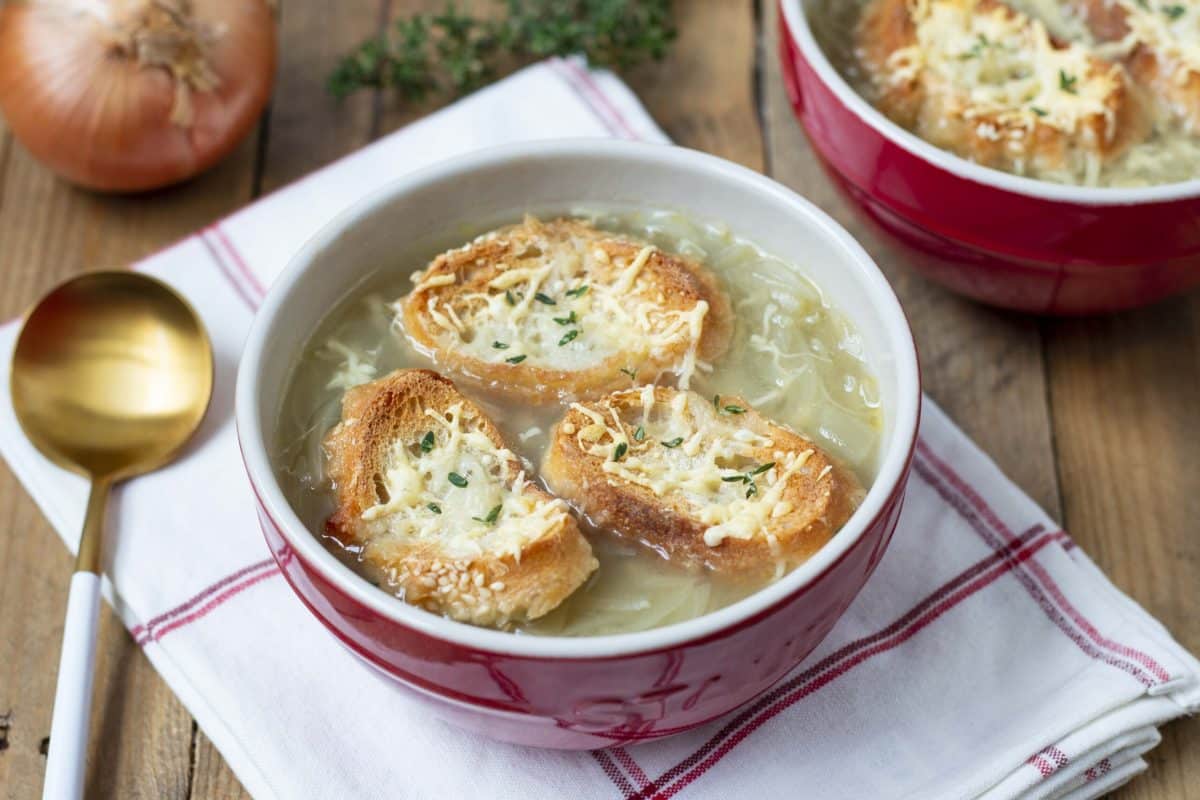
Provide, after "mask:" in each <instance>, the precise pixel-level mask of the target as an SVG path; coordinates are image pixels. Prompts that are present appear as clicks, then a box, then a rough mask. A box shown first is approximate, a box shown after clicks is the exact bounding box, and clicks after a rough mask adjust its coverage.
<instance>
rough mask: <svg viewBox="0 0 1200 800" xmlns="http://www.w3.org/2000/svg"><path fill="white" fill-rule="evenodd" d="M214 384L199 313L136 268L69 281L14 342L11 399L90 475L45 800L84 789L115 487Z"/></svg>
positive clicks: (193, 424)
mask: <svg viewBox="0 0 1200 800" xmlns="http://www.w3.org/2000/svg"><path fill="white" fill-rule="evenodd" d="M212 383H213V357H212V346H211V345H210V344H209V341H208V336H207V334H206V333H205V331H204V326H203V325H202V324H201V322H200V319H199V318H198V317H197V316H196V313H195V312H194V311H193V310H192V308H191V306H189V305H188V304H187V302H185V301H184V300H183V299H182V298H181V297H180V296H179V295H177V294H176V293H175V292H173V291H172V290H171V289H170V288H168V287H167V286H166V285H165V284H163V283H160V282H159V281H157V280H154V279H153V278H149V277H147V276H145V275H141V274H139V273H136V272H94V273H89V274H86V275H81V276H80V277H77V278H74V279H72V280H70V281H67V282H66V283H64V284H63V285H61V286H59V287H58V288H57V289H55V290H53V291H52V292H50V293H49V294H48V295H46V296H45V297H44V298H42V301H41V302H40V303H38V304H37V306H35V307H34V309H33V310H32V311H31V312H30V313H29V316H28V317H27V318H26V320H25V326H24V328H23V329H22V330H21V334H20V336H19V337H18V339H17V346H16V351H15V353H14V355H13V365H12V399H13V407H14V408H15V409H16V412H17V419H18V420H19V421H20V423H21V427H22V428H23V429H24V430H25V434H26V435H27V436H28V437H29V438H30V440H31V441H32V442H33V443H34V445H36V446H37V448H38V449H39V450H41V451H42V453H43V454H44V455H45V456H46V457H47V458H49V459H50V460H51V461H53V462H54V463H56V464H58V465H59V466H61V467H65V468H66V469H69V470H73V471H74V472H78V473H81V474H83V475H85V476H87V477H88V478H89V479H91V481H92V490H91V495H90V496H89V497H88V505H87V515H86V517H85V518H84V522H83V535H82V537H81V538H80V540H79V556H78V558H77V559H76V561H75V575H74V577H72V579H71V591H70V595H69V597H68V600H67V617H66V622H65V624H64V630H63V647H62V656H61V660H60V661H59V668H58V688H57V690H56V692H55V695H54V716H53V719H52V722H51V732H52V734H53V735H52V736H51V737H50V751H49V754H48V758H47V762H46V782H45V786H44V788H43V797H45V798H55V800H58V798H78V797H80V796H81V795H82V791H83V776H84V765H85V756H86V753H87V733H88V718H89V716H90V710H91V695H92V666H93V660H94V657H95V652H96V621H97V615H98V612H99V606H100V569H101V567H100V556H101V538H102V535H103V530H104V509H105V504H106V503H107V501H108V493H109V489H110V488H111V487H112V485H113V483H114V482H116V481H120V480H124V479H125V478H129V477H132V476H134V475H140V474H141V473H143V472H148V471H150V470H152V469H155V468H157V467H160V466H162V465H163V464H165V463H166V462H167V461H168V460H170V459H171V457H172V456H174V455H175V453H176V452H177V451H178V450H179V449H180V448H181V447H182V446H183V444H184V443H185V442H186V441H187V440H188V438H189V437H191V435H192V433H193V432H194V431H195V430H196V428H197V427H198V426H199V425H200V420H201V419H203V418H204V412H205V409H207V408H208V401H209V398H210V397H211V396H212Z"/></svg>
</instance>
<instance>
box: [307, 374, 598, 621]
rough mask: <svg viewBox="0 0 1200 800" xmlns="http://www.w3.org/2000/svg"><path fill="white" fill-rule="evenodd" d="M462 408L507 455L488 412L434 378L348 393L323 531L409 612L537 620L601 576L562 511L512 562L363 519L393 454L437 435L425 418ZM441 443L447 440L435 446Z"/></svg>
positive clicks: (393, 378)
mask: <svg viewBox="0 0 1200 800" xmlns="http://www.w3.org/2000/svg"><path fill="white" fill-rule="evenodd" d="M459 404H460V405H461V408H462V412H461V413H462V418H463V420H464V426H465V427H467V428H468V429H470V430H474V431H478V432H480V433H482V434H483V435H484V436H486V437H487V439H488V440H490V441H491V442H492V443H493V444H494V445H495V446H496V447H497V448H502V449H504V450H506V451H508V448H507V446H506V445H505V443H504V440H503V439H502V437H501V435H500V432H499V431H498V430H497V429H496V426H495V425H494V424H493V423H492V421H491V420H490V419H488V417H487V415H486V414H485V413H484V412H483V411H482V409H480V408H479V406H477V405H476V404H475V403H473V402H471V401H470V400H469V399H467V398H466V397H464V396H463V395H462V394H460V393H459V391H458V389H457V388H456V387H455V386H454V384H453V383H452V382H451V381H449V380H447V379H446V378H444V377H442V376H441V375H438V374H437V373H436V372H432V371H430V370H423V369H402V370H398V371H396V372H393V373H391V374H390V375H387V376H386V377H383V378H380V379H379V380H376V381H372V382H371V383H367V384H364V385H362V386H358V387H356V388H353V389H351V390H349V391H348V392H346V395H345V398H344V400H343V403H342V421H341V422H340V423H339V424H338V425H337V426H336V427H335V428H334V429H333V430H332V431H330V433H329V434H328V436H327V437H326V440H325V449H326V454H327V457H328V464H327V468H328V475H329V477H330V479H331V480H332V481H333V483H334V486H335V489H336V493H337V509H336V511H335V512H334V513H333V515H332V516H330V518H329V520H328V522H327V525H326V530H327V532H328V533H329V534H330V535H331V536H334V537H336V538H337V540H338V541H339V542H341V543H342V545H343V546H346V547H348V548H354V549H357V550H359V552H360V558H361V559H362V561H363V562H364V563H365V564H367V565H368V566H369V567H370V568H371V570H372V572H374V573H375V574H379V575H381V576H383V580H385V581H386V583H387V588H388V589H389V590H391V591H394V592H395V593H396V594H397V595H399V596H400V597H402V598H403V599H404V600H406V601H407V602H409V603H411V604H413V605H416V606H420V607H422V608H424V609H426V610H428V611H431V612H434V613H437V614H443V615H446V616H449V617H452V618H454V619H457V620H460V621H464V622H471V623H474V624H477V625H489V626H495V627H504V626H507V625H509V624H511V623H513V622H519V621H522V620H526V619H536V618H537V617H540V616H542V615H544V614H546V613H548V612H549V611H551V610H553V609H554V608H555V607H556V606H558V605H559V604H560V603H562V601H563V600H565V599H566V598H567V596H568V595H570V594H571V593H572V592H573V591H575V589H577V588H578V587H579V586H580V585H581V584H582V583H583V582H584V581H585V580H586V579H587V577H588V575H590V574H591V573H592V571H593V570H595V569H596V567H597V561H596V559H595V558H594V557H593V555H592V550H591V546H590V545H589V544H588V542H587V540H586V539H585V538H584V536H583V535H582V534H581V533H580V531H579V527H578V525H577V524H576V523H575V521H574V519H573V518H572V517H571V516H570V514H569V513H566V510H565V508H564V509H563V512H564V513H562V514H561V519H560V520H559V521H558V522H557V524H555V526H554V527H553V528H552V529H550V530H548V531H546V532H544V533H543V534H542V535H541V536H540V537H539V538H537V539H536V540H533V541H531V542H529V543H528V544H527V545H525V546H524V548H523V549H522V550H521V551H520V552H519V554H517V555H516V556H514V555H512V554H508V553H495V552H487V551H484V552H482V553H479V554H475V555H471V556H469V557H462V556H457V555H453V554H448V553H447V552H446V551H445V549H444V548H443V546H442V545H441V543H440V542H439V540H438V539H437V538H434V539H424V540H414V539H412V538H410V537H404V536H398V535H392V534H389V533H388V532H386V531H383V530H381V529H380V525H379V524H374V523H371V522H368V521H366V520H364V518H363V515H364V513H365V512H366V511H367V510H368V509H371V508H373V507H377V506H378V505H379V504H380V503H383V502H386V501H387V499H388V498H387V497H386V489H384V488H383V486H384V483H385V478H384V476H385V475H386V474H387V471H388V467H389V464H388V459H389V455H388V454H389V451H391V450H392V448H393V446H394V445H395V444H396V443H397V442H402V443H404V445H405V446H406V447H407V448H408V449H409V450H410V452H413V453H416V452H418V451H419V449H420V446H421V442H422V439H423V437H425V436H427V435H428V434H429V432H430V431H431V425H430V419H429V417H428V415H427V413H426V410H427V409H433V410H435V411H436V412H439V413H443V414H444V413H446V411H447V409H450V408H451V407H453V406H455V405H459ZM440 439H441V434H439V444H440V443H441V442H440ZM508 452H509V454H510V456H511V451H508ZM508 469H509V471H510V473H511V474H514V475H515V474H517V473H519V472H521V471H522V470H523V469H524V467H523V466H522V464H521V463H520V461H519V460H518V459H517V458H516V457H515V456H513V457H511V458H510V459H509V462H508ZM520 491H521V493H522V494H523V495H524V496H525V497H528V498H530V499H531V500H535V501H552V500H553V499H554V498H553V497H552V496H551V495H549V494H548V493H546V492H545V491H544V490H542V489H541V488H539V487H537V486H536V485H534V484H531V483H525V484H524V485H523V487H522V488H521V490H520ZM447 495H448V496H447V497H445V498H438V502H440V503H441V505H445V506H449V504H450V503H454V502H456V498H455V497H454V496H453V491H452V490H451V491H448V492H447Z"/></svg>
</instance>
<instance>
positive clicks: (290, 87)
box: [259, 0, 388, 193]
mask: <svg viewBox="0 0 1200 800" xmlns="http://www.w3.org/2000/svg"><path fill="white" fill-rule="evenodd" d="M387 6H388V3H387V2H386V0H355V2H346V3H307V2H305V3H300V2H291V3H287V2H285V3H282V4H281V6H280V19H279V25H280V29H279V36H280V43H281V46H280V52H279V56H280V64H279V78H278V82H277V83H276V85H275V95H274V99H273V100H272V103H271V108H270V110H269V111H268V114H267V128H268V132H269V133H268V137H267V145H266V148H265V149H264V151H263V160H262V163H261V164H260V169H261V183H260V186H259V189H260V191H261V192H262V193H266V192H269V191H272V190H273V189H277V188H279V187H280V186H283V185H285V184H288V183H291V182H292V181H294V180H296V179H297V178H299V177H301V176H303V175H306V174H307V173H309V172H311V171H313V170H314V169H317V168H318V167H321V166H324V165H325V164H328V163H329V162H330V161H334V160H335V159H337V158H340V157H341V156H344V155H346V154H347V153H350V152H352V151H353V150H356V149H358V148H360V147H362V146H363V145H365V144H367V142H369V141H370V140H371V133H372V130H373V128H374V124H375V117H376V116H377V113H378V98H377V97H376V95H375V93H373V92H360V93H359V94H356V95H354V96H353V97H350V98H348V99H347V100H344V101H341V102H338V101H337V100H335V99H334V98H333V97H331V96H330V95H329V94H328V93H327V92H326V90H325V81H326V78H327V76H328V75H329V73H330V72H331V71H332V70H333V68H334V66H335V65H336V64H337V62H338V59H339V58H340V57H341V56H342V55H344V54H345V53H347V52H349V51H350V49H351V48H352V47H353V46H354V45H356V44H357V43H358V42H360V41H362V40H364V39H367V38H369V37H371V36H374V35H376V34H378V33H379V31H380V29H381V24H382V22H383V20H384V19H385V15H386V11H387Z"/></svg>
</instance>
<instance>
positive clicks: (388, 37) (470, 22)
mask: <svg viewBox="0 0 1200 800" xmlns="http://www.w3.org/2000/svg"><path fill="white" fill-rule="evenodd" d="M495 2H496V3H497V4H501V3H500V0H495ZM502 6H503V9H504V10H503V12H502V13H500V14H497V15H486V14H485V15H482V16H475V15H473V14H470V13H468V12H461V11H459V10H458V7H457V6H456V5H455V4H454V3H453V2H451V3H448V4H447V5H446V7H445V9H444V10H443V11H442V12H441V13H440V14H415V15H412V16H409V17H404V18H402V19H398V20H396V22H395V23H394V24H393V25H392V27H391V29H390V30H389V31H388V32H387V33H385V34H383V35H381V36H378V37H375V38H372V39H368V40H366V41H364V42H362V43H361V44H360V45H359V46H358V47H356V48H355V49H354V50H353V51H352V52H350V53H348V54H347V55H346V56H344V57H343V58H342V60H341V61H339V62H338V64H337V66H336V67H335V68H334V70H333V72H331V73H330V75H329V79H328V88H329V91H330V92H331V93H332V94H333V95H334V96H336V97H346V96H348V95H351V94H353V93H354V92H357V91H359V90H361V89H370V88H376V89H393V90H395V92H396V93H397V94H398V95H399V96H400V98H401V100H404V101H420V100H423V99H425V98H426V97H428V96H430V95H432V94H434V93H437V92H444V91H453V92H456V93H459V94H462V93H465V92H470V91H472V90H474V89H478V88H479V87H480V86H483V85H485V84H487V83H489V82H490V81H492V80H494V79H495V78H496V77H497V74H498V72H499V70H500V67H501V63H504V64H505V65H508V64H510V63H513V62H515V63H522V62H529V61H534V60H537V59H541V58H546V57H548V56H566V55H573V54H576V53H582V54H583V55H585V56H587V58H588V61H589V62H591V63H592V64H598V65H603V66H611V67H616V68H618V69H626V68H628V67H632V66H634V65H636V64H638V63H641V62H643V61H645V60H647V59H654V60H658V59H661V58H662V57H663V56H664V55H665V54H666V52H667V49H668V47H669V46H670V44H671V42H672V41H673V40H674V39H675V25H674V20H673V17H672V11H671V0H503V3H502Z"/></svg>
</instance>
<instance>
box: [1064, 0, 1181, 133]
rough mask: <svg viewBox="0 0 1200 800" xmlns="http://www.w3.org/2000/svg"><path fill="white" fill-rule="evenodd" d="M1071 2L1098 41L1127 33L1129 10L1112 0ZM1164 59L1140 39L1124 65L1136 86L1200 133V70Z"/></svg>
mask: <svg viewBox="0 0 1200 800" xmlns="http://www.w3.org/2000/svg"><path fill="white" fill-rule="evenodd" d="M1074 5H1075V7H1076V8H1078V9H1079V11H1080V12H1081V13H1082V14H1083V16H1084V19H1085V20H1087V24H1088V27H1089V28H1090V29H1091V31H1092V35H1094V36H1095V37H1096V39H1097V40H1098V41H1101V42H1119V41H1121V40H1122V39H1124V38H1125V37H1126V36H1128V35H1129V33H1130V29H1129V18H1128V13H1127V12H1126V10H1125V9H1124V8H1122V7H1121V6H1119V5H1117V4H1116V3H1114V2H1112V0H1074ZM1193 13H1195V12H1193ZM1164 61H1166V60H1165V59H1163V58H1162V57H1161V56H1160V54H1159V53H1157V52H1156V51H1155V49H1154V48H1152V47H1149V46H1147V45H1145V44H1140V43H1139V44H1137V45H1135V46H1134V48H1133V50H1132V51H1131V52H1130V53H1129V55H1128V56H1127V57H1126V58H1125V66H1126V68H1127V69H1128V70H1129V74H1130V75H1132V76H1133V79H1134V81H1135V82H1137V84H1138V85H1139V86H1142V87H1143V88H1145V89H1146V90H1147V91H1149V92H1150V93H1151V94H1152V95H1154V96H1155V97H1157V98H1159V99H1160V100H1161V101H1162V102H1163V104H1164V105H1165V106H1166V107H1167V109H1168V110H1169V111H1170V112H1171V113H1172V114H1174V115H1175V116H1177V117H1179V118H1181V119H1182V120H1183V121H1184V122H1185V124H1186V125H1187V126H1188V129H1189V130H1191V131H1193V132H1196V133H1200V73H1198V72H1195V71H1191V70H1187V71H1184V72H1180V68H1179V67H1178V66H1176V67H1171V66H1170V65H1169V64H1166V63H1164Z"/></svg>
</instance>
